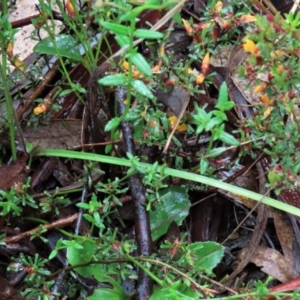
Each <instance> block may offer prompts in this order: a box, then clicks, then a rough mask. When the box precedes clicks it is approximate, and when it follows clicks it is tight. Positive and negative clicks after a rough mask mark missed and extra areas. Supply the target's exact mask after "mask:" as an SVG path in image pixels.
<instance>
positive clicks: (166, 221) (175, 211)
mask: <svg viewBox="0 0 300 300" xmlns="http://www.w3.org/2000/svg"><path fill="white" fill-rule="evenodd" d="M159 195H160V201H159V202H158V203H157V204H156V205H155V211H150V226H151V231H152V239H153V241H155V240H157V239H158V238H160V237H161V236H162V235H164V234H165V233H166V232H167V231H168V228H169V226H170V225H171V223H172V222H173V221H174V222H176V224H177V225H181V223H182V221H183V220H184V219H185V218H186V217H187V216H188V213H189V210H188V208H189V206H190V201H189V198H188V194H187V188H183V187H177V186H173V187H170V188H166V189H164V190H162V191H161V192H159Z"/></svg>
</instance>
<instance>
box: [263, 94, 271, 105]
mask: <svg viewBox="0 0 300 300" xmlns="http://www.w3.org/2000/svg"><path fill="white" fill-rule="evenodd" d="M260 101H261V102H262V103H264V104H267V105H273V100H271V99H270V98H269V96H268V95H267V94H264V95H262V96H261V97H260Z"/></svg>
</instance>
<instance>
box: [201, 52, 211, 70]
mask: <svg viewBox="0 0 300 300" xmlns="http://www.w3.org/2000/svg"><path fill="white" fill-rule="evenodd" d="M208 69H209V52H207V53H206V54H205V56H204V59H203V61H202V65H201V71H202V73H203V75H206V74H207V72H208Z"/></svg>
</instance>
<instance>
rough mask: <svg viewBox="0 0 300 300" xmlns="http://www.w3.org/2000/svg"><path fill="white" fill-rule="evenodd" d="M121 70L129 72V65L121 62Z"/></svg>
mask: <svg viewBox="0 0 300 300" xmlns="http://www.w3.org/2000/svg"><path fill="white" fill-rule="evenodd" d="M122 68H123V69H125V70H126V71H128V70H129V63H128V62H127V61H126V60H124V61H123V63H122Z"/></svg>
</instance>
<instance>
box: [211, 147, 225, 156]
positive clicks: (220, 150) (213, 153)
mask: <svg viewBox="0 0 300 300" xmlns="http://www.w3.org/2000/svg"><path fill="white" fill-rule="evenodd" d="M226 149H227V148H226V147H218V148H214V149H211V150H210V151H209V153H208V155H209V158H214V157H217V156H219V155H221V154H222V153H223V152H225V151H226Z"/></svg>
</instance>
